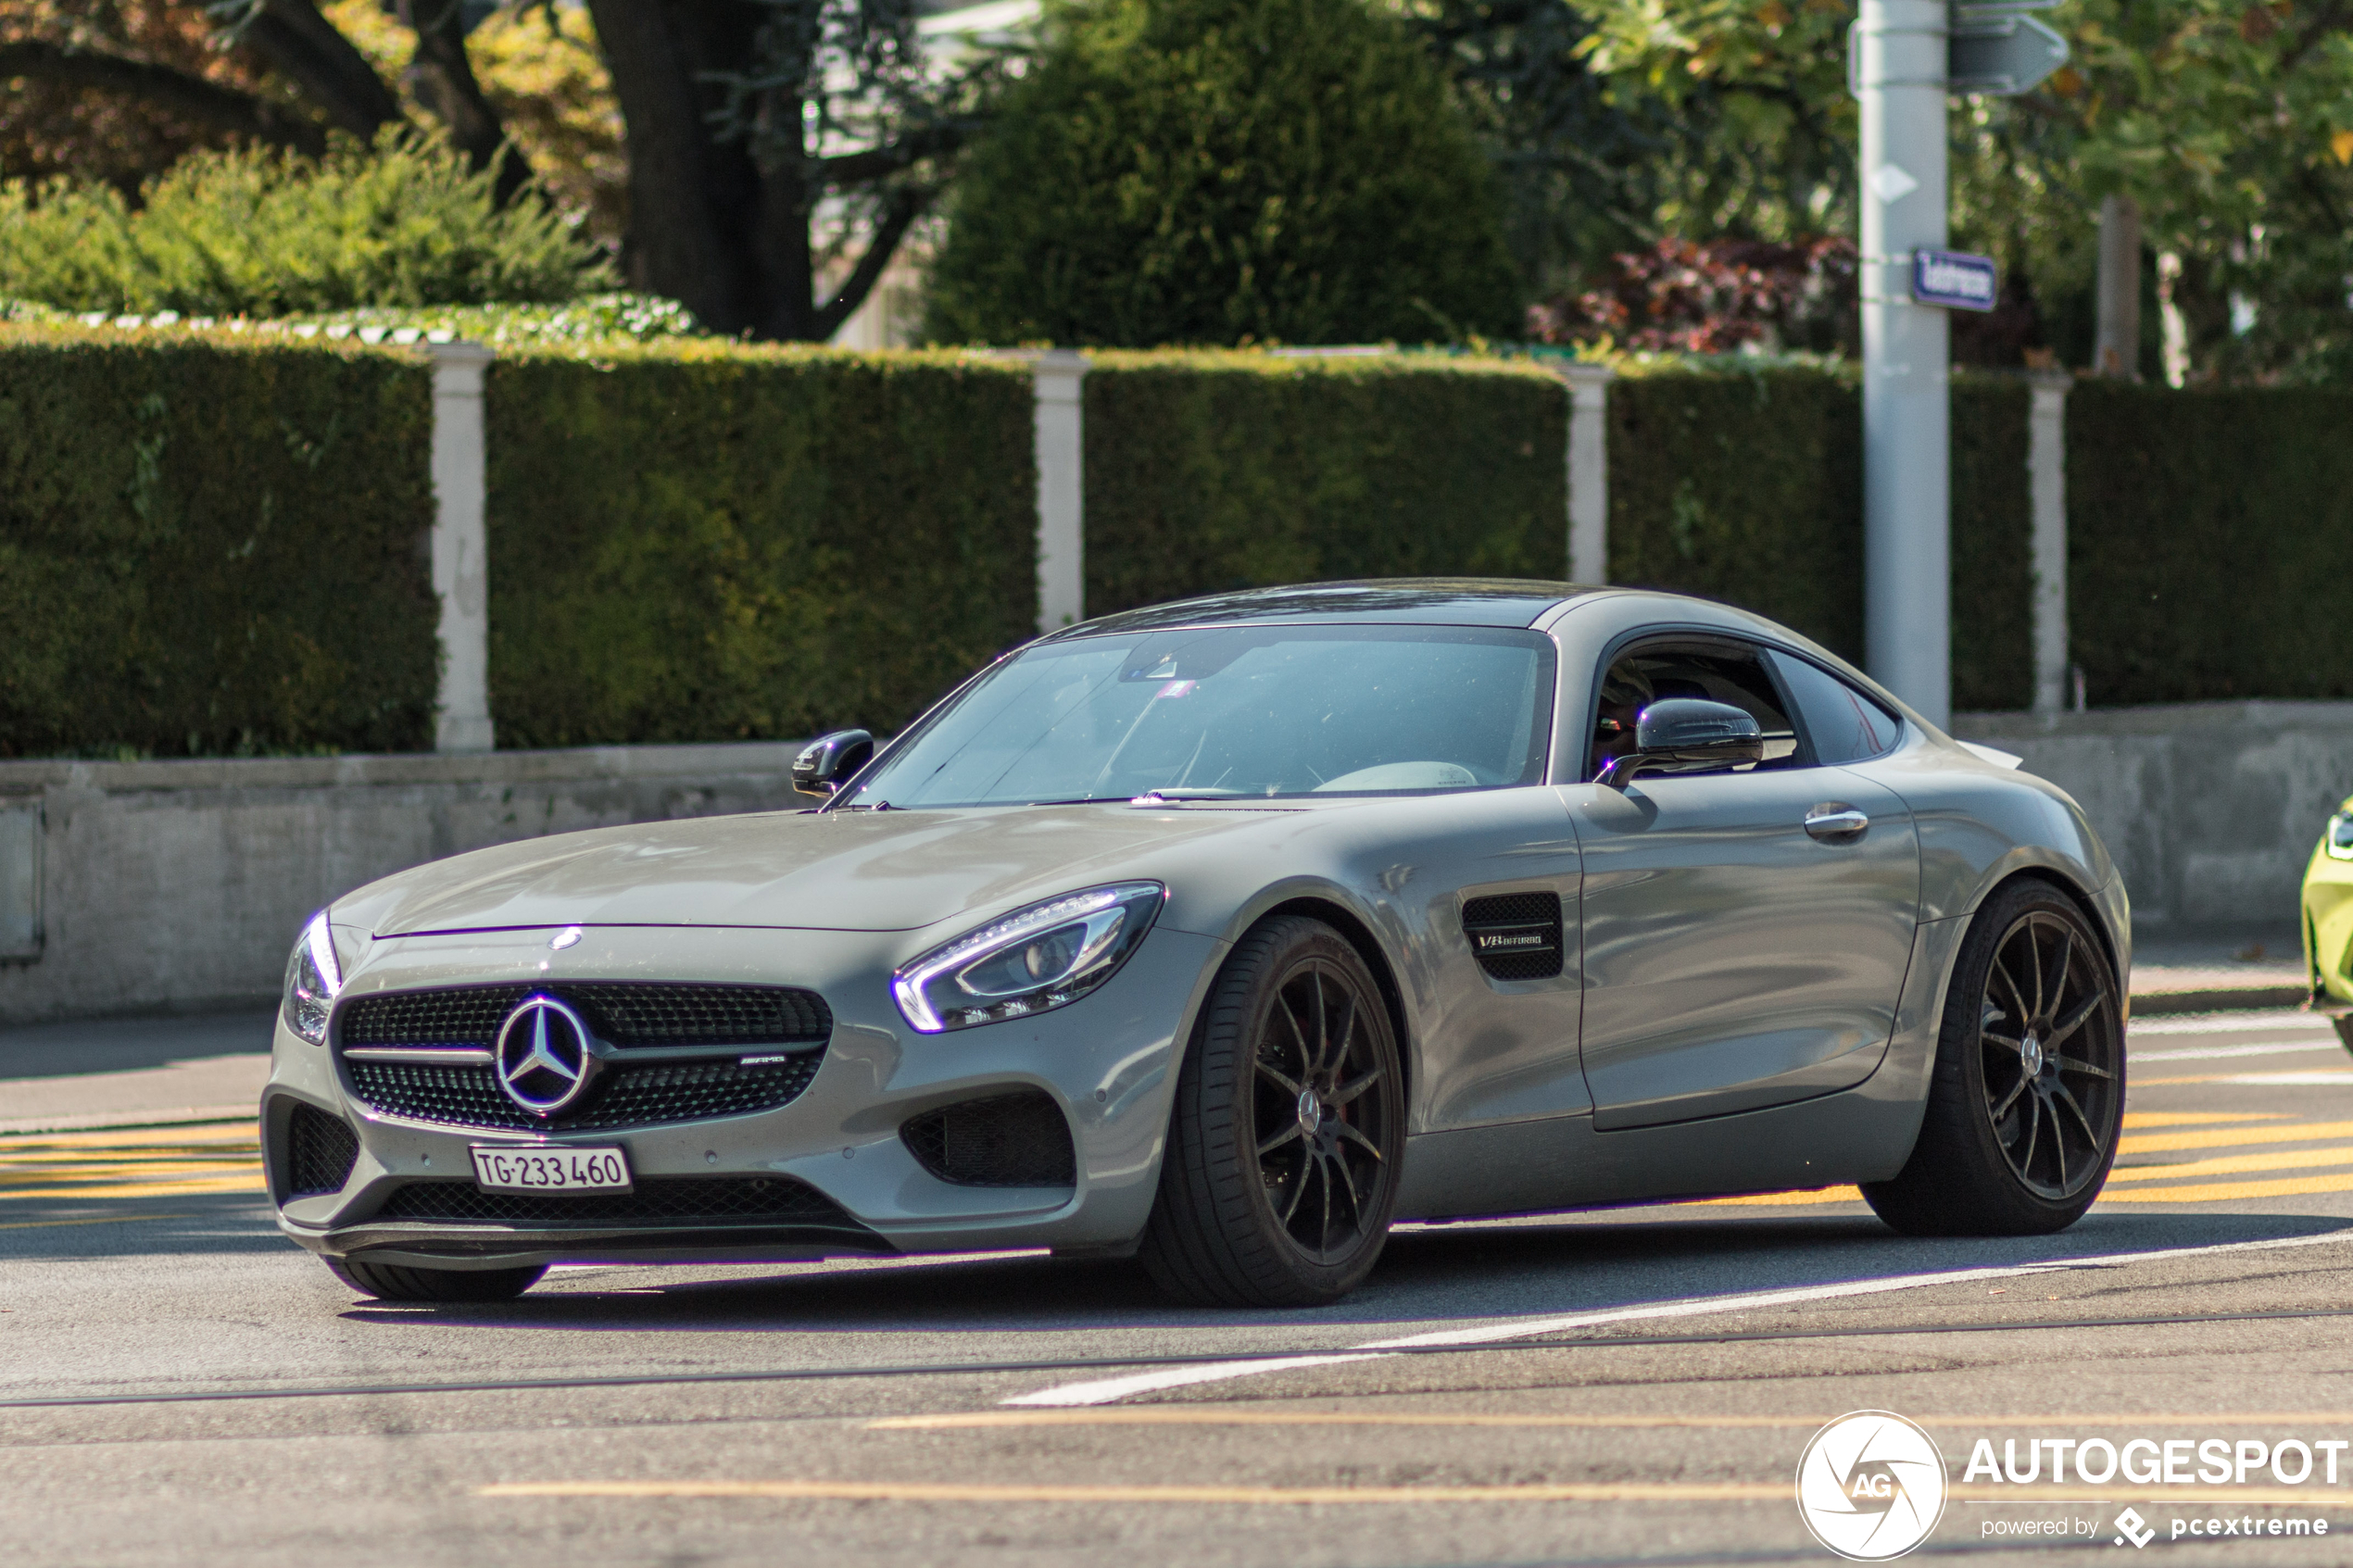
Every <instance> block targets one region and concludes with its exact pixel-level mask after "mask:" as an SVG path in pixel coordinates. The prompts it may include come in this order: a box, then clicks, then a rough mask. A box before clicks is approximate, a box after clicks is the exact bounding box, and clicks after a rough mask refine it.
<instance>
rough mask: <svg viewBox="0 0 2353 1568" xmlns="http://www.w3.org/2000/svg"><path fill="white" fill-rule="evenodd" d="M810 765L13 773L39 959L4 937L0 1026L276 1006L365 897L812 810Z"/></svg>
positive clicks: (3, 880)
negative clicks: (495, 850) (463, 860)
mask: <svg viewBox="0 0 2353 1568" xmlns="http://www.w3.org/2000/svg"><path fill="white" fill-rule="evenodd" d="M796 749H798V748H797V747H796V746H790V745H781V744H779V745H749V746H612V747H599V748H595V749H587V750H579V751H510V752H496V753H489V754H484V755H475V756H426V755H419V756H392V757H330V758H268V759H256V760H247V761H193V762H123V763H116V762H0V818H5V819H6V822H8V823H9V824H12V825H14V826H15V827H17V828H19V829H22V828H25V827H28V826H29V827H31V828H33V829H34V831H32V832H23V831H18V832H0V857H5V858H6V860H7V862H8V863H7V864H6V865H0V893H5V892H6V890H7V889H8V888H9V886H10V885H11V884H12V882H13V883H15V884H24V883H26V882H27V881H28V878H30V879H31V883H32V885H35V886H37V888H38V895H37V908H36V909H34V910H33V911H32V913H33V914H34V915H35V917H36V926H35V929H34V932H33V939H32V941H31V943H29V944H28V943H25V942H23V941H21V940H19V941H18V942H17V943H15V944H14V945H13V950H12V945H11V943H10V942H9V941H8V933H7V931H6V929H0V1023H24V1022H38V1021H42V1020H47V1019H61V1018H88V1017H101V1016H106V1015H108V1014H128V1013H137V1012H143V1011H198V1010H210V1009H215V1008H224V1007H233V1006H240V1005H248V1004H251V1003H254V1002H257V1001H259V1002H262V1003H263V1004H264V1005H266V1004H267V1002H268V1001H269V1000H270V999H272V998H274V997H276V995H277V992H278V987H279V983H280V978H281V975H282V973H283V969H284V966H285V961H286V950H287V948H288V947H291V946H292V945H293V942H294V938H295V935H296V931H297V930H298V929H299V928H300V926H301V924H302V922H303V921H304V920H306V919H308V917H309V915H310V913H311V912H312V911H313V910H315V909H318V908H319V907H320V906H321V905H322V904H324V903H326V902H327V901H328V900H329V899H331V898H333V897H336V896H337V895H339V894H341V893H343V892H346V890H348V889H350V888H353V887H357V886H359V884H362V883H366V882H371V881H373V880H374V879H375V878H377V877H380V876H384V875H386V874H387V873H389V872H396V871H399V870H401V869H403V868H405V867H409V866H413V865H417V864H420V863H422V862H423V861H426V860H433V859H440V858H442V857H443V856H446V855H455V854H458V853H459V852H460V851H463V850H467V849H478V848H481V847H484V846H486V845H492V844H503V843H506V842H508V841H510V840H512V839H518V838H532V837H537V836H540V835H543V834H552V833H568V832H571V831H573V830H574V829H578V828H591V827H605V826H611V825H615V824H619V823H624V822H656V821H661V820H664V819H668V818H673V817H702V816H717V815H721V814H724V813H727V812H733V811H764V810H774V809H780V808H783V809H798V807H799V806H800V805H802V804H806V802H805V801H804V800H803V798H802V797H799V796H797V795H795V794H794V793H793V791H792V785H791V784H790V782H789V779H788V777H787V769H788V767H789V765H790V763H791V760H792V757H793V753H794V752H795V750H796ZM28 861H30V863H28ZM21 901H22V900H20V899H0V902H10V903H16V902H21ZM6 913H7V911H6V910H0V916H5V915H6ZM11 923H13V922H10V921H8V920H6V919H5V918H0V928H6V927H7V926H9V925H10V924H11Z"/></svg>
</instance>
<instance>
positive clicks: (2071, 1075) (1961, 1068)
mask: <svg viewBox="0 0 2353 1568" xmlns="http://www.w3.org/2000/svg"><path fill="white" fill-rule="evenodd" d="M2118 995H2119V987H2118V985H2117V983H2116V972H2115V971H2114V969H2113V968H2112V967H2111V966H2110V965H2109V963H2108V952H2107V949H2106V947H2103V946H2102V944H2101V942H2100V939H2099V935H2098V934H2097V933H2096V932H2095V931H2094V930H2093V928H2092V925H2091V922H2089V921H2088V920H2086V919H2085V918H2084V916H2083V913H2082V910H2081V909H2078V908H2077V907H2076V906H2075V904H2074V903H2073V902H2072V901H2071V900H2070V899H2069V898H2068V897H2066V895H2064V894H2062V893H2060V892H2059V891H2058V890H2057V888H2055V887H2052V886H2050V885H2049V884H2046V883H2042V882H2019V883H2012V884H2009V885H2008V886H2007V887H2005V888H2002V889H2001V890H1999V891H1997V892H1996V893H1995V894H1994V897H1991V898H1989V899H1987V900H1986V902H1985V904H1984V906H1983V907H1982V909H1979V910H1978V913H1977V917H1976V919H1975V920H1973V921H1972V922H1970V924H1969V935H1967V936H1966V937H1964V938H1963V941H1962V947H1961V953H1960V958H1959V960H1957V962H1956V963H1955V964H1954V966H1953V980H1952V988H1951V989H1950V990H1949V991H1948V992H1947V993H1946V996H1945V1001H1944V1021H1943V1025H1942V1027H1941V1028H1940V1029H1939V1031H1938V1034H1937V1040H1936V1068H1935V1072H1934V1073H1933V1075H1932V1076H1931V1080H1930V1084H1929V1093H1928V1109H1927V1114H1926V1115H1925V1116H1924V1117H1923V1118H1922V1121H1921V1123H1920V1135H1919V1142H1918V1143H1917V1144H1915V1145H1914V1146H1913V1148H1912V1157H1911V1159H1910V1160H1907V1161H1906V1163H1905V1166H1904V1169H1903V1170H1902V1171H1900V1172H1898V1173H1896V1174H1895V1176H1894V1179H1893V1180H1891V1181H1884V1182H1867V1183H1865V1184H1864V1185H1863V1197H1864V1198H1866V1199H1868V1200H1869V1203H1870V1206H1871V1207H1872V1209H1873V1210H1877V1211H1878V1214H1879V1217H1880V1218H1881V1219H1882V1220H1884V1221H1886V1222H1887V1223H1889V1224H1891V1225H1893V1226H1894V1227H1895V1228H1896V1229H1897V1230H1899V1231H1902V1232H1903V1233H1905V1234H1906V1236H2046V1235H2048V1234H2050V1233H2051V1232H2053V1231H2060V1230H2065V1229H2066V1228H2067V1227H2068V1226H2070V1225H2071V1224H2073V1223H2075V1222H2076V1221H2077V1220H2078V1219H2080V1218H2082V1213H2083V1210H2086V1209H2089V1208H2090V1207H2091V1206H2092V1200H2093V1199H2094V1198H2097V1197H2098V1196H2099V1194H2100V1188H2101V1186H2102V1185H2104V1184H2105V1183H2106V1182H2107V1180H2108V1166H2109V1165H2110V1164H2111V1163H2112V1162H2113V1161H2114V1160H2115V1159H2116V1141H2117V1135H2118V1134H2119V1132H2120V1131H2121V1129H2122V1127H2123V1121H2124V1029H2123V1021H2122V1016H2121V1014H2120V1011H2119V1010H2118ZM2021 1025H2022V1026H2021Z"/></svg>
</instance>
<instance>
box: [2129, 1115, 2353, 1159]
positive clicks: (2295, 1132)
mask: <svg viewBox="0 0 2353 1568" xmlns="http://www.w3.org/2000/svg"><path fill="white" fill-rule="evenodd" d="M2348 1137H2353V1122H2298V1123H2291V1124H2289V1125H2287V1126H2269V1127H2218V1128H2214V1129H2212V1130H2210V1131H2206V1132H2196V1133H2142V1134H2136V1135H2133V1134H2128V1135H2126V1136H2125V1137H2124V1138H2122V1139H2121V1140H2120V1141H2119V1142H2118V1144H2117V1146H2116V1147H2117V1152H2119V1153H2120V1154H2155V1153H2158V1151H2159V1150H2162V1149H2169V1148H2228V1147H2230V1146H2231V1145H2233V1144H2245V1143H2305V1142H2310V1141H2316V1140H2318V1139H2321V1138H2348Z"/></svg>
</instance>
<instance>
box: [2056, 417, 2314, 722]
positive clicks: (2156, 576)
mask: <svg viewBox="0 0 2353 1568" xmlns="http://www.w3.org/2000/svg"><path fill="white" fill-rule="evenodd" d="M2067 459H2068V460H2067V518H2068V567H2067V570H2068V599H2069V617H2068V622H2069V624H2068V630H2069V634H2070V642H2071V643H2072V645H2073V651H2074V657H2075V660H2076V662H2077V663H2079V664H2081V665H2082V667H2083V674H2084V684H2085V686H2086V687H2087V689H2088V695H2089V696H2090V699H2091V701H2092V702H2093V704H2094V705H2095V706H2107V705H2110V704H2117V703H2143V702H2196V701H2206V700H2212V699H2218V698H2231V697H2344V696H2353V621H2348V619H2347V617H2346V616H2345V615H2344V614H2342V613H2341V612H2340V607H2338V606H2337V605H2336V603H2335V598H2334V588H2335V585H2336V583H2337V581H2338V578H2337V575H2336V568H2337V567H2339V566H2341V565H2343V564H2344V563H2345V562H2346V560H2347V558H2348V555H2349V554H2353V393H2345V392H2328V391H2321V390H2318V389H2311V388H2285V387H2279V388H2245V389H2239V390H2233V391H2191V392H2169V391H2166V390H2164V389H2162V388H2159V387H2152V386H2145V385H2144V386H2134V385H2131V384H2128V383H2117V382H2108V381H2100V382H2078V383H2076V385H2075V388H2074V390H2073V391H2072V392H2070V394H2069V395H2068V400H2067Z"/></svg>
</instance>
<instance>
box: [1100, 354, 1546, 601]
mask: <svg viewBox="0 0 2353 1568" xmlns="http://www.w3.org/2000/svg"><path fill="white" fill-rule="evenodd" d="M1083 384H1084V396H1085V420H1086V458H1085V464H1086V466H1085V470H1084V480H1083V483H1084V486H1085V493H1086V508H1087V608H1088V612H1089V613H1091V614H1104V613H1107V612H1109V611H1112V610H1118V609H1127V608H1133V607H1135V606H1137V605H1144V604H1151V603H1154V602H1156V601H1159V600H1163V599H1173V598H1182V597H1185V596H1188V595H1192V594H1206V593H1214V592H1218V591H1220V590H1224V589H1230V588H1245V587H1252V586H1257V585H1260V584H1265V583H1302V582H1315V581H1319V580H1332V579H1339V578H1351V577H1414V576H1429V575H1467V576H1481V577H1535V578H1547V579H1557V578H1560V577H1563V576H1565V575H1566V574H1567V538H1568V533H1567V527H1568V525H1567V504H1568V503H1567V470H1566V467H1565V465H1564V463H1563V458H1562V455H1563V453H1564V452H1565V451H1566V449H1567V448H1566V443H1567V439H1568V437H1567V397H1566V396H1565V395H1564V393H1563V390H1562V386H1561V383H1560V382H1559V381H1558V379H1556V378H1555V377H1554V376H1552V375H1549V374H1547V373H1545V372H1543V371H1541V370H1536V369H1534V368H1533V367H1529V366H1526V365H1505V364H1501V363H1478V362H1464V361H1457V360H1450V359H1440V358H1399V357H1394V356H1384V357H1380V358H1320V357H1319V358H1308V357H1298V358H1292V357H1285V356H1270V355H1265V354H1248V353H1225V354H1221V353H1156V354H1143V353H1106V354H1102V355H1100V356H1098V357H1097V358H1095V360H1094V368H1093V369H1092V370H1089V371H1088V375H1087V379H1086V382H1085V383H1083Z"/></svg>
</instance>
